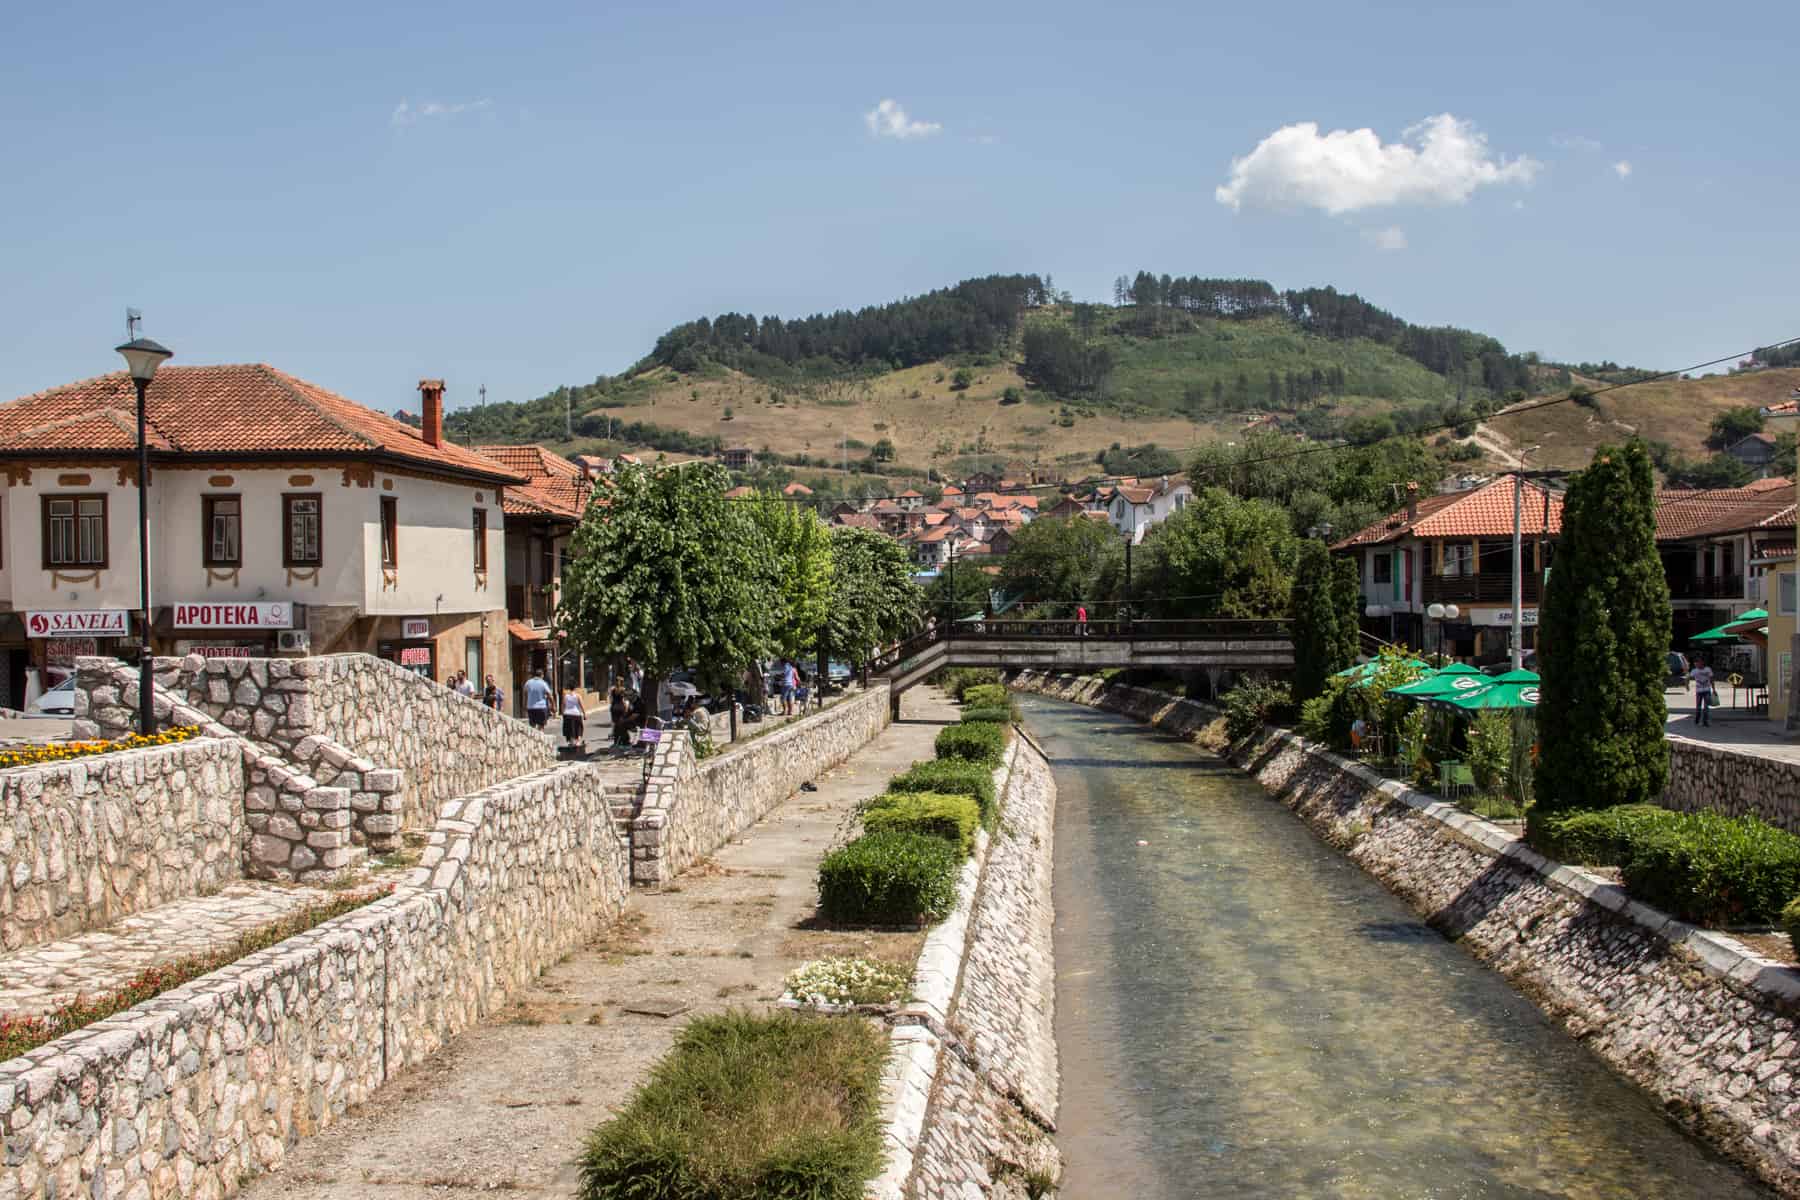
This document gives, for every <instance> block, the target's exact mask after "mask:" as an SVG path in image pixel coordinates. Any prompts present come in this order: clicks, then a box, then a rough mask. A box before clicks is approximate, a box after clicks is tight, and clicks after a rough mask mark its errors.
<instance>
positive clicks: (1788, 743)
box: [1663, 684, 1800, 762]
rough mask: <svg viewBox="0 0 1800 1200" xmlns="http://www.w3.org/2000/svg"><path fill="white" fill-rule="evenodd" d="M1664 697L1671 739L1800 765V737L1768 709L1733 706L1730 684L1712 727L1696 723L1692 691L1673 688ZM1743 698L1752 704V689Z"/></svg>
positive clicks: (1723, 695)
mask: <svg viewBox="0 0 1800 1200" xmlns="http://www.w3.org/2000/svg"><path fill="white" fill-rule="evenodd" d="M1663 697H1664V699H1665V700H1666V701H1667V702H1668V707H1669V716H1668V723H1667V725H1666V729H1667V730H1668V732H1669V734H1670V735H1671V736H1674V737H1684V738H1690V739H1692V740H1694V741H1697V742H1708V743H1711V744H1712V745H1715V746H1728V747H1730V748H1731V749H1733V750H1738V751H1742V752H1743V753H1745V754H1760V755H1763V756H1765V757H1767V758H1779V759H1782V760H1784V761H1787V762H1800V734H1793V733H1788V732H1787V731H1786V730H1784V729H1783V728H1782V727H1781V726H1780V724H1778V723H1777V722H1775V721H1771V720H1769V719H1768V718H1767V717H1765V716H1763V715H1762V714H1763V712H1764V711H1765V710H1762V709H1750V708H1747V707H1745V708H1738V707H1733V705H1732V700H1733V689H1732V687H1731V686H1730V685H1729V684H1727V685H1726V686H1725V688H1724V690H1723V694H1722V696H1721V699H1722V700H1723V701H1724V704H1723V705H1722V706H1721V707H1719V708H1716V709H1714V710H1713V713H1712V724H1711V725H1698V724H1696V723H1695V721H1694V693H1693V690H1692V689H1691V688H1674V689H1670V690H1668V691H1665V692H1664V693H1663ZM1742 699H1743V701H1744V702H1745V703H1746V704H1747V703H1748V701H1749V699H1750V692H1749V690H1748V689H1745V690H1744V691H1743V693H1742Z"/></svg>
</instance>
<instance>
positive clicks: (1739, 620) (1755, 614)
mask: <svg viewBox="0 0 1800 1200" xmlns="http://www.w3.org/2000/svg"><path fill="white" fill-rule="evenodd" d="M1768 619H1769V614H1768V613H1767V612H1766V611H1764V610H1763V609H1760V608H1753V609H1751V610H1750V611H1749V612H1743V613H1739V614H1738V615H1737V616H1735V617H1733V618H1731V620H1729V621H1727V622H1725V623H1724V624H1723V625H1715V626H1714V627H1713V628H1711V629H1708V630H1707V631H1706V632H1705V633H1696V634H1695V635H1694V636H1693V637H1691V638H1689V639H1688V641H1690V642H1729V641H1730V640H1732V639H1733V638H1735V637H1737V635H1738V633H1739V632H1740V630H1739V629H1738V626H1741V625H1746V624H1749V623H1751V622H1755V621H1766V620H1768Z"/></svg>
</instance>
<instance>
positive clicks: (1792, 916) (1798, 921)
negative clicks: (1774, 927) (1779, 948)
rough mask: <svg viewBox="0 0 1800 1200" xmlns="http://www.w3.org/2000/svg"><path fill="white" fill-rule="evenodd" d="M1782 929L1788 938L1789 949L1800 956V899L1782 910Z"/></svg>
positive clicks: (1791, 902)
mask: <svg viewBox="0 0 1800 1200" xmlns="http://www.w3.org/2000/svg"><path fill="white" fill-rule="evenodd" d="M1781 928H1782V931H1783V932H1784V933H1786V934H1787V936H1788V945H1789V947H1790V948H1792V950H1793V951H1794V953H1795V954H1796V955H1800V899H1796V900H1790V901H1789V902H1788V906H1787V907H1786V908H1784V909H1782V910H1781Z"/></svg>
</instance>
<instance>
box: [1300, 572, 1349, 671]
mask: <svg viewBox="0 0 1800 1200" xmlns="http://www.w3.org/2000/svg"><path fill="white" fill-rule="evenodd" d="M1335 574H1336V573H1335V572H1334V571H1333V570H1332V566H1331V551H1329V550H1327V549H1326V548H1325V544H1324V543H1323V542H1317V541H1311V540H1309V541H1306V542H1303V543H1302V544H1301V546H1300V557H1299V563H1298V564H1297V565H1296V567H1295V569H1294V586H1293V605H1294V699H1295V701H1297V702H1299V703H1301V704H1304V703H1305V702H1306V701H1308V700H1311V699H1312V698H1313V697H1314V696H1318V695H1322V694H1323V693H1324V691H1325V684H1326V682H1327V681H1328V680H1329V679H1330V678H1331V676H1332V675H1333V674H1335V673H1336V672H1338V671H1341V670H1343V669H1344V668H1345V667H1347V666H1349V665H1350V664H1349V662H1347V661H1344V662H1340V661H1339V658H1340V651H1341V649H1342V646H1343V642H1342V639H1341V638H1340V636H1339V634H1338V606H1337V603H1336V600H1335V599H1334V597H1333V594H1332V593H1333V591H1334V590H1335V588H1334V584H1335Z"/></svg>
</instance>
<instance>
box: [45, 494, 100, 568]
mask: <svg viewBox="0 0 1800 1200" xmlns="http://www.w3.org/2000/svg"><path fill="white" fill-rule="evenodd" d="M39 499H40V500H41V501H42V506H41V508H40V509H39V513H40V517H41V521H42V524H41V526H40V532H41V533H42V535H43V558H44V570H46V571H62V570H68V569H71V568H73V569H74V570H77V571H82V570H90V571H104V570H106V569H107V568H108V567H110V566H111V565H112V527H111V521H112V513H111V511H110V506H109V505H108V504H107V496H106V493H105V492H52V493H50V494H48V495H44V496H41V497H39ZM62 500H68V501H72V502H73V503H74V505H75V515H74V520H75V554H76V558H75V559H74V560H73V561H70V562H56V561H54V560H52V559H51V557H50V506H51V505H52V504H54V503H57V502H58V501H62ZM83 500H98V501H99V502H100V558H99V561H97V562H82V561H81V559H80V555H81V520H82V518H81V502H82V501H83Z"/></svg>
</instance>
